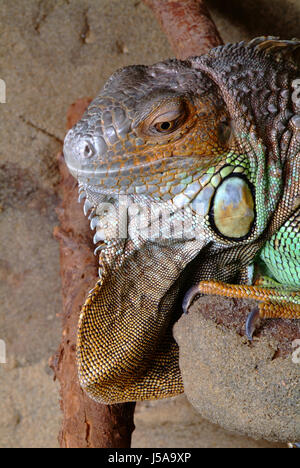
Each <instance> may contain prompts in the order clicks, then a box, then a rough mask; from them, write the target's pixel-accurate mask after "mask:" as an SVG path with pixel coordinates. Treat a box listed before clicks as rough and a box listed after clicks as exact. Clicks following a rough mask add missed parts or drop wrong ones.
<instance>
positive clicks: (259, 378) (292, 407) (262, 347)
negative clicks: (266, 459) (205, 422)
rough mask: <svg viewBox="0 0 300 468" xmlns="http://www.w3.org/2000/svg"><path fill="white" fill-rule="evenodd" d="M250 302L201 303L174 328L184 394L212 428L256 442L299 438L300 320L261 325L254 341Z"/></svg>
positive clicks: (215, 300) (220, 300) (219, 300)
mask: <svg viewBox="0 0 300 468" xmlns="http://www.w3.org/2000/svg"><path fill="white" fill-rule="evenodd" d="M250 310H251V305H249V301H242V300H236V299H224V298H219V297H213V296H206V297H202V298H200V299H199V300H198V301H197V302H196V304H195V305H194V306H193V307H191V309H190V312H189V314H188V315H186V316H183V317H181V318H180V320H179V322H177V324H175V327H174V334H175V339H176V341H177V342H178V344H179V348H180V369H181V372H182V375H183V381H184V387H185V393H186V396H187V398H188V400H189V401H190V403H192V405H193V406H194V407H195V408H196V409H197V411H198V412H199V413H200V414H201V415H202V416H203V417H205V418H207V419H209V420H210V421H211V422H214V423H217V424H220V426H222V427H223V428H225V429H227V430H229V431H234V432H238V433H243V434H247V435H249V436H251V437H253V438H255V439H261V438H263V439H267V440H269V441H281V442H287V441H296V440H300V378H299V377H300V364H297V363H296V362H293V359H292V357H293V352H294V349H295V348H293V341H294V340H295V339H296V338H299V337H300V324H299V321H296V320H294V321H288V320H269V321H264V323H263V324H262V327H261V329H260V330H258V332H257V333H256V338H255V339H254V340H253V342H252V343H250V342H249V341H248V340H247V338H246V337H245V336H244V332H243V328H244V323H245V319H246V317H247V314H248V313H249V311H250Z"/></svg>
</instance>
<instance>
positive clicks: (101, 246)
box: [94, 244, 107, 255]
mask: <svg viewBox="0 0 300 468" xmlns="http://www.w3.org/2000/svg"><path fill="white" fill-rule="evenodd" d="M106 248H107V245H106V244H101V245H98V247H97V248H96V249H95V250H94V255H97V253H98V252H100V251H101V250H104V249H106Z"/></svg>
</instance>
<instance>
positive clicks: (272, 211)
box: [64, 37, 300, 403]
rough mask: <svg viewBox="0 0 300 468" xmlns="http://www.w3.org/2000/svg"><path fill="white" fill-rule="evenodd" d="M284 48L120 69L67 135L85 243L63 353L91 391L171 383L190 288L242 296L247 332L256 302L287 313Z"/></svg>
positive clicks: (298, 212)
mask: <svg viewBox="0 0 300 468" xmlns="http://www.w3.org/2000/svg"><path fill="white" fill-rule="evenodd" d="M299 47H300V41H297V40H291V41H288V40H287V41H283V40H279V39H278V38H274V37H262V38H257V39H254V40H252V41H251V42H249V43H245V42H241V43H239V44H228V45H225V46H220V47H217V48H215V49H213V50H211V51H210V53H208V54H207V55H203V56H200V57H192V58H190V59H188V60H186V61H179V60H175V59H172V60H167V61H165V62H161V63H158V64H155V65H153V66H131V67H126V68H123V69H122V70H119V71H117V72H116V73H115V74H114V75H113V76H112V77H111V78H110V79H109V80H108V81H107V83H106V84H105V86H104V88H103V90H102V91H101V93H100V94H99V96H98V97H97V98H96V99H95V100H94V101H93V102H92V103H91V104H90V106H89V107H88V109H87V111H86V112H85V114H84V116H83V118H82V119H81V120H80V122H79V123H77V124H76V125H75V126H74V127H73V129H71V130H70V131H69V133H68V134H67V136H66V139H65V144H64V155H65V160H66V163H67V165H68V168H69V170H70V171H71V173H72V174H73V175H74V177H76V178H77V179H78V182H79V192H80V196H79V200H82V199H83V198H85V199H86V200H85V204H84V211H85V214H88V213H89V212H90V219H91V228H92V229H96V233H95V236H94V242H95V243H96V244H98V243H99V246H98V247H97V248H96V253H98V252H99V253H100V257H99V263H100V270H99V276H100V279H99V281H98V283H97V284H96V286H95V288H94V289H93V290H92V291H91V292H90V294H89V296H88V299H87V301H86V303H85V305H84V307H83V309H82V312H81V316H80V321H79V333H78V351H77V353H78V367H79V378H80V383H81V385H82V387H83V388H84V389H85V390H86V391H87V392H88V393H89V395H90V396H91V397H92V398H94V399H96V400H98V401H100V402H102V403H116V402H124V401H132V400H144V399H157V398H163V397H169V396H173V395H176V394H178V393H181V392H182V391H183V384H182V379H181V375H180V371H179V365H178V347H177V344H176V343H175V341H174V339H173V336H172V326H173V324H174V323H175V322H176V321H177V320H178V318H179V316H180V315H181V313H182V304H183V308H184V310H187V308H188V306H189V304H190V303H191V301H192V300H193V298H194V297H195V295H196V294H199V293H209V294H225V295H234V296H236V297H243V296H245V297H251V298H253V297H254V298H256V299H257V300H258V301H259V302H258V304H259V305H258V308H256V309H255V310H254V311H253V313H252V314H251V315H250V317H249V319H248V321H247V334H248V336H249V338H251V336H252V333H253V324H254V320H255V317H256V316H257V314H258V313H259V314H260V316H261V317H278V318H280V317H281V318H290V319H299V318H300V294H299V290H300V181H299V177H300V99H299V94H300V93H298V89H297V85H299V84H300V81H299V77H300V70H299V62H298V57H297V49H298V48H299ZM258 276H259V282H258V283H256V284H255V285H254V286H252V285H253V283H254V281H255V280H256V279H257V278H258Z"/></svg>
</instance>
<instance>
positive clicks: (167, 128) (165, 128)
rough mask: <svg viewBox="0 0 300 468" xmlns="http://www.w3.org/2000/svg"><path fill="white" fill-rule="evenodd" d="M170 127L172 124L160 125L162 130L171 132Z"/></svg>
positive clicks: (164, 123)
mask: <svg viewBox="0 0 300 468" xmlns="http://www.w3.org/2000/svg"><path fill="white" fill-rule="evenodd" d="M170 127H171V124H170V122H163V123H162V124H161V125H160V128H161V129H162V130H169V128H170Z"/></svg>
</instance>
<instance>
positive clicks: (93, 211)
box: [88, 208, 96, 220]
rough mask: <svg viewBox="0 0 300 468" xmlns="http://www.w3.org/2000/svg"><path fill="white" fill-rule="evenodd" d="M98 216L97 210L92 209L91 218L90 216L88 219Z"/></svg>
mask: <svg viewBox="0 0 300 468" xmlns="http://www.w3.org/2000/svg"><path fill="white" fill-rule="evenodd" d="M95 214H96V208H92V210H91V212H90V214H89V216H88V219H89V220H91V219H92V218H93V217H94V216H95Z"/></svg>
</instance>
